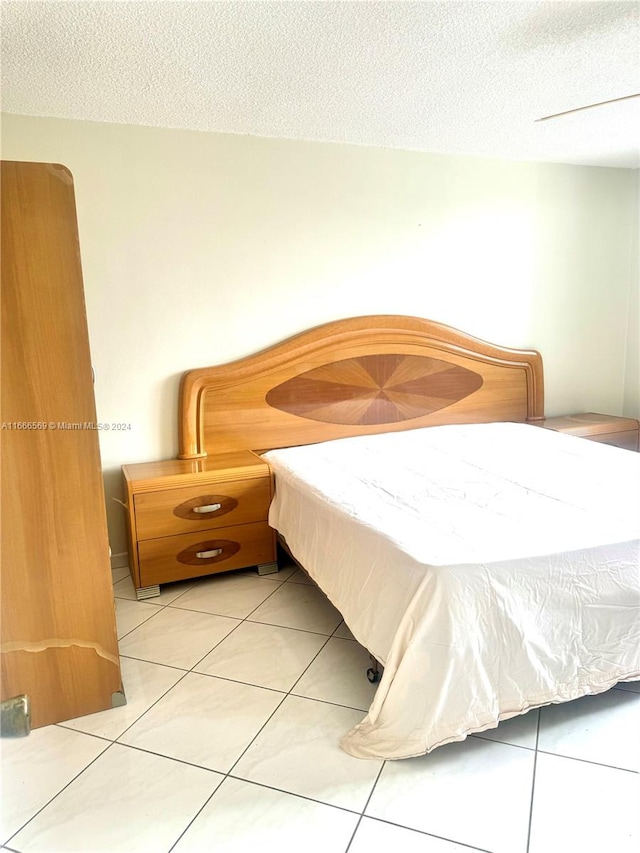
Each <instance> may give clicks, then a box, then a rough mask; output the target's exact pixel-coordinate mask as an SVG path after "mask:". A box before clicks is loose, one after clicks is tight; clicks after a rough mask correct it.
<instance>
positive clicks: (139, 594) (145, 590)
mask: <svg viewBox="0 0 640 853" xmlns="http://www.w3.org/2000/svg"><path fill="white" fill-rule="evenodd" d="M156 595H160V584H157V583H156V584H154V585H153V586H141V587H140V589H137V590H136V598H137V599H138V601H142V599H143V598H154V597H155V596H156Z"/></svg>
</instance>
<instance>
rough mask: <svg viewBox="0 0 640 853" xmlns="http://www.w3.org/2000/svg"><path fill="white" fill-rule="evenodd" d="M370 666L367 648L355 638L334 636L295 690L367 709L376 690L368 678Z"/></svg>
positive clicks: (350, 706)
mask: <svg viewBox="0 0 640 853" xmlns="http://www.w3.org/2000/svg"><path fill="white" fill-rule="evenodd" d="M370 666H371V661H370V659H369V653H368V652H367V651H366V649H363V648H362V646H360V645H358V643H356V642H355V641H354V640H341V639H338V638H336V637H332V638H331V639H330V640H329V642H328V643H327V644H326V646H325V647H324V648H323V649H322V651H321V652H320V654H319V655H318V657H317V658H316V659H315V660H314V661H313V663H312V664H311V666H310V667H309V669H308V670H307V671H306V672H305V674H304V675H303V676H302V678H301V679H300V681H299V682H298V683H297V684H296V685H295V687H294V688H293V690H292V692H293V693H294V694H295V695H296V696H307V697H308V698H310V699H321V700H323V701H325V702H335V703H336V704H337V705H346V706H348V707H349V708H356V709H359V710H362V711H366V710H367V709H368V708H369V706H370V705H371V703H372V702H373V697H374V696H375V693H376V686H375V685H374V684H371V683H370V682H369V680H368V679H367V668H368V667H370Z"/></svg>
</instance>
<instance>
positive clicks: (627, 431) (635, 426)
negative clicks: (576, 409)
mask: <svg viewBox="0 0 640 853" xmlns="http://www.w3.org/2000/svg"><path fill="white" fill-rule="evenodd" d="M535 425H536V426H539V427H543V429H550V430H553V431H554V432H564V433H567V434H568V435H577V436H580V437H581V438H588V439H590V440H591V441H599V442H601V443H602V444H611V445H613V446H614V447H623V448H625V449H626V450H640V421H637V420H636V419H635V418H623V417H619V416H617V415H602V414H600V413H598V412H580V413H578V414H575V415H559V416H557V417H553V418H542V420H539V421H537V422H536V424H535Z"/></svg>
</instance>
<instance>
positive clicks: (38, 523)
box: [1, 162, 121, 727]
mask: <svg viewBox="0 0 640 853" xmlns="http://www.w3.org/2000/svg"><path fill="white" fill-rule="evenodd" d="M2 420H3V423H4V424H10V425H12V424H31V425H35V426H32V428H31V429H29V428H23V429H20V428H14V427H12V426H10V427H9V428H3V430H2V558H3V560H2V629H1V630H2V698H7V697H9V696H12V695H16V694H20V693H26V694H28V695H29V697H30V700H31V711H32V725H33V727H38V726H42V725H47V724H49V723H55V722H59V721H61V720H65V719H70V718H72V717H77V716H81V715H84V714H90V713H93V712H95V711H100V710H103V709H106V708H110V707H111V699H112V693H114V692H116V691H118V690H120V689H121V680H120V667H119V659H118V647H117V640H116V627H115V610H114V600H113V590H112V584H111V571H110V565H109V551H108V540H107V526H106V515H105V505H104V493H103V481H102V472H101V466H100V455H99V449H98V433H97V431H96V430H95V429H92V428H91V427H90V426H88V427H87V428H85V427H84V425H85V424H87V425H93V424H95V422H96V412H95V405H94V399H93V384H92V374H91V361H90V354H89V342H88V336H87V324H86V316H85V306H84V294H83V286H82V273H81V268H80V252H79V245H78V235H77V227H76V212H75V200H74V192H73V181H72V178H71V175H70V174H69V172H68V171H67V170H66V169H64V168H63V167H61V166H54V165H47V164H38V163H12V162H3V163H2ZM61 423H62V424H82V425H83V427H82V428H80V429H62V428H60V427H59V426H58V425H59V424H61ZM51 424H54V425H55V427H56V428H53V427H52V426H50V425H51Z"/></svg>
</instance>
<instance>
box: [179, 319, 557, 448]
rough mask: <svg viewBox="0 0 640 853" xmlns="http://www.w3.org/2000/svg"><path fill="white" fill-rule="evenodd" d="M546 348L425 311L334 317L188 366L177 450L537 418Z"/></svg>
mask: <svg viewBox="0 0 640 853" xmlns="http://www.w3.org/2000/svg"><path fill="white" fill-rule="evenodd" d="M543 394H544V390H543V373H542V358H541V356H540V354H539V353H538V352H536V351H535V350H517V349H507V348H505V347H499V346H495V345H493V344H489V343H486V342H485V341H481V340H478V339H477V338H473V337H471V336H470V335H466V334H465V333H464V332H459V331H457V330H456V329H452V328H451V327H449V326H445V325H443V324H441V323H434V322H432V321H431V320H423V319H420V318H418V317H403V316H393V315H380V316H371V317H355V318H352V319H348V320H337V321H335V322H332V323H326V324H324V325H322V326H317V327H316V328H314V329H311V330H310V331H307V332H302V333H301V334H299V335H296V336H295V337H293V338H289V339H288V340H286V341H284V342H283V343H280V344H276V345H275V346H272V347H270V348H269V349H266V350H263V351H262V352H260V353H257V354H256V355H252V356H248V357H247V358H242V359H239V360H238V361H234V362H230V363H228V364H222V365H218V366H215V367H204V368H200V369H197V370H190V371H188V372H187V373H185V374H184V376H183V377H182V382H181V385H180V413H179V417H180V454H179V456H180V458H181V459H197V458H199V457H203V456H207V454H208V453H226V452H231V451H234V450H258V451H261V450H268V449H273V448H276V447H292V446H294V445H300V444H313V443H315V442H318V441H327V440H329V439H333V438H344V437H347V436H352V435H365V434H370V433H378V432H390V431H392V430H403V429H415V428H417V427H424V426H434V425H436V424H454V423H486V422H490V421H535V420H538V419H540V418H542V417H543V415H544V400H543Z"/></svg>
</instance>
